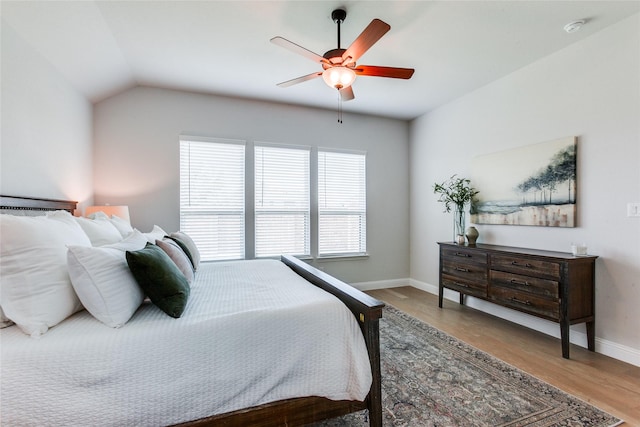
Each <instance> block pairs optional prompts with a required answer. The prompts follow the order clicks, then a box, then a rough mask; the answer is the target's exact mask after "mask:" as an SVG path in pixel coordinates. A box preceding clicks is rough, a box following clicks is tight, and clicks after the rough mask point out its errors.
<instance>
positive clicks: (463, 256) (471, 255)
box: [442, 248, 487, 265]
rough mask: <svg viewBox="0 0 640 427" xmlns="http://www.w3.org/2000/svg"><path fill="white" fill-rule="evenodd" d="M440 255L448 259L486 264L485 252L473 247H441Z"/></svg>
mask: <svg viewBox="0 0 640 427" xmlns="http://www.w3.org/2000/svg"><path fill="white" fill-rule="evenodd" d="M442 257H443V258H448V259H450V260H458V261H461V262H472V263H477V264H484V265H486V264H487V253H486V252H480V251H477V250H473V249H464V248H460V249H458V248H456V249H449V248H443V249H442Z"/></svg>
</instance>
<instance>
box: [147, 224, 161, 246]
mask: <svg viewBox="0 0 640 427" xmlns="http://www.w3.org/2000/svg"><path fill="white" fill-rule="evenodd" d="M142 234H144V235H145V236H146V237H147V241H148V242H149V243H153V244H154V245H155V244H156V240H162V238H163V237H164V236H166V235H167V232H166V231H164V230H163V229H162V228H160V227H159V226H157V225H154V226H153V230H151V231H150V232H148V233H142Z"/></svg>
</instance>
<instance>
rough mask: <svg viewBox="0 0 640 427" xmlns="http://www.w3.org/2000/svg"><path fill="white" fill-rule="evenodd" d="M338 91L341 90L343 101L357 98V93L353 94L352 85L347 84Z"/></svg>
mask: <svg viewBox="0 0 640 427" xmlns="http://www.w3.org/2000/svg"><path fill="white" fill-rule="evenodd" d="M338 92H340V98H341V99H342V100H343V101H351V100H352V99H354V98H355V95H354V94H353V87H352V86H347V87H345V88H343V89H340V90H339V91H338Z"/></svg>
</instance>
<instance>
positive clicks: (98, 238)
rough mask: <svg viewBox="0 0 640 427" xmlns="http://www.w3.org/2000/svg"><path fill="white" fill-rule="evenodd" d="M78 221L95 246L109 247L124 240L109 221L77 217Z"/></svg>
mask: <svg viewBox="0 0 640 427" xmlns="http://www.w3.org/2000/svg"><path fill="white" fill-rule="evenodd" d="M76 221H78V224H80V227H82V229H83V230H84V232H85V233H87V236H89V240H91V244H92V245H93V246H102V245H108V244H110V243H116V242H119V241H120V240H122V235H121V234H120V232H119V231H118V229H117V228H115V227H114V226H113V224H111V221H109V220H108V219H103V218H96V219H88V218H83V217H76Z"/></svg>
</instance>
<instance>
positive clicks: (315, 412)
mask: <svg viewBox="0 0 640 427" xmlns="http://www.w3.org/2000/svg"><path fill="white" fill-rule="evenodd" d="M76 207H77V202H74V201H67V200H56V199H42V198H32V197H16V196H0V210H36V211H51V210H66V211H69V212H71V213H73V212H74V211H75V209H76ZM281 261H282V262H283V263H285V264H286V265H287V266H289V267H290V268H291V269H292V270H293V271H295V272H296V273H297V274H299V275H300V276H302V277H304V278H305V279H306V280H308V281H309V282H311V283H313V284H314V285H316V286H318V287H319V288H321V289H323V290H325V291H327V292H329V293H331V294H333V295H335V296H336V297H337V298H339V299H340V300H341V301H342V302H343V303H344V304H345V305H346V306H347V307H348V308H349V310H351V312H352V313H353V315H354V316H355V317H356V319H357V320H358V324H359V325H360V329H361V330H362V334H363V336H364V339H365V342H366V345H367V350H368V352H369V361H370V363H371V372H372V375H373V382H372V384H371V389H370V390H369V394H368V396H367V398H366V399H365V401H364V402H358V401H348V400H341V401H334V400H329V399H326V398H322V397H315V396H312V397H300V398H295V399H288V400H282V401H277V402H272V403H267V404H265V405H260V406H255V407H251V408H246V409H241V410H238V411H234V412H230V413H226V414H219V415H213V416H211V417H207V418H202V419H198V420H194V421H189V422H187V423H183V424H180V426H183V427H185V426H189V427H196V426H197V427H201V426H214V425H215V426H238V427H245V426H258V427H275V426H300V425H305V424H310V423H313V422H317V421H321V420H325V419H329V418H333V417H338V416H341V415H345V414H348V413H351V412H356V411H360V410H363V409H367V410H368V411H369V425H370V426H371V427H381V426H382V391H381V387H382V383H381V373H380V335H379V320H380V318H381V317H382V308H383V307H384V303H383V302H381V301H379V300H377V299H375V298H373V297H370V296H369V295H367V294H365V293H363V292H361V291H359V290H358V289H355V288H353V287H351V286H349V285H347V284H346V283H344V282H341V281H340V280H338V279H336V278H334V277H332V276H330V275H328V274H326V273H324V272H322V271H320V270H318V269H316V268H314V267H311V266H310V265H308V264H307V263H305V262H303V261H300V260H299V259H297V258H295V257H292V256H288V255H283V256H282V257H281Z"/></svg>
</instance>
